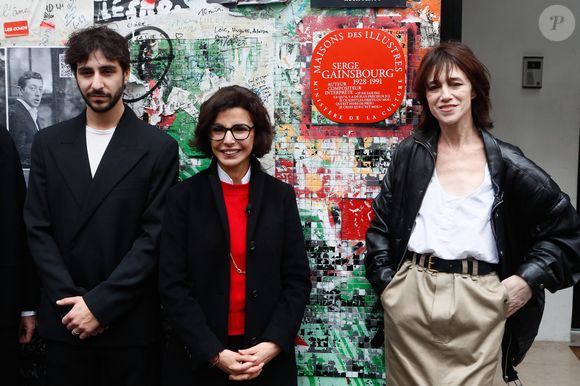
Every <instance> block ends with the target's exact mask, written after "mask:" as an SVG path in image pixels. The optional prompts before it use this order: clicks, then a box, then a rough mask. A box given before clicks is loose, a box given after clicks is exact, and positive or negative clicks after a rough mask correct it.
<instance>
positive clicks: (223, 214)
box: [208, 159, 230, 251]
mask: <svg viewBox="0 0 580 386" xmlns="http://www.w3.org/2000/svg"><path fill="white" fill-rule="evenodd" d="M208 172H209V173H208V178H209V185H210V187H211V191H212V195H213V198H214V202H215V205H216V208H217V211H218V215H219V218H220V222H221V224H222V228H223V229H224V234H225V235H226V237H225V239H226V241H227V243H228V248H227V249H228V251H229V249H230V227H229V223H228V214H227V211H226V203H225V201H224V193H223V190H222V185H221V181H220V178H219V176H218V172H217V162H216V160H215V159H214V160H213V161H212V162H211V165H210V166H209V169H208Z"/></svg>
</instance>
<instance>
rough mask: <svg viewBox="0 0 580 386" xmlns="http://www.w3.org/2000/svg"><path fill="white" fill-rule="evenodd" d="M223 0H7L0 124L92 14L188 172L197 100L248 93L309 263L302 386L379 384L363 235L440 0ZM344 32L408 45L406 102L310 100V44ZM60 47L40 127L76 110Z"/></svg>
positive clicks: (1, 40)
mask: <svg viewBox="0 0 580 386" xmlns="http://www.w3.org/2000/svg"><path fill="white" fill-rule="evenodd" d="M226 3H228V4H225V5H222V4H218V3H216V2H215V1H207V2H206V1H205V0H94V1H93V0H8V2H7V4H6V3H3V5H2V6H1V9H0V23H1V24H2V26H3V28H4V35H1V36H0V46H3V47H4V48H3V49H0V58H1V60H0V62H1V64H2V66H0V68H6V70H5V71H4V72H3V73H2V74H0V75H2V77H1V78H0V83H2V86H4V85H5V87H4V88H2V87H0V90H2V91H3V95H2V98H3V99H1V100H0V104H2V108H0V113H2V114H3V115H2V117H0V118H2V119H0V125H3V124H4V125H5V124H6V119H5V117H6V116H7V115H8V113H7V111H6V113H5V112H4V111H5V110H4V108H5V107H6V106H8V104H9V103H10V102H11V101H12V100H13V99H14V98H15V91H10V90H11V89H12V88H13V87H14V84H15V79H17V77H18V76H19V73H21V72H23V71H28V70H35V68H36V67H41V66H42V65H41V64H39V63H35V61H34V59H33V58H34V57H36V56H35V55H37V51H38V50H45V51H47V49H46V48H41V47H58V46H62V45H63V43H64V42H65V41H66V37H67V35H68V34H69V33H70V32H71V31H73V30H75V29H78V28H81V27H84V26H88V25H91V24H94V23H98V24H108V25H110V26H111V27H112V28H114V29H116V30H117V31H119V32H120V33H121V34H123V35H126V36H127V38H128V39H129V40H130V42H131V49H132V57H133V60H134V63H133V66H132V75H131V79H130V86H129V87H128V89H127V94H126V95H125V98H126V99H127V100H130V101H131V106H132V108H133V109H134V110H135V111H136V112H137V114H138V115H139V116H141V117H143V118H144V119H146V120H148V121H149V122H150V123H152V124H155V125H157V126H158V127H159V128H160V129H161V130H165V131H167V132H168V133H169V134H170V135H171V136H173V137H174V138H175V139H176V140H177V141H178V142H179V144H180V148H181V150H180V151H181V157H180V159H181V177H182V178H187V177H188V176H191V175H193V174H195V173H196V172H198V171H199V170H201V169H202V168H204V167H206V166H207V165H208V163H209V161H208V160H207V159H204V158H202V156H201V155H200V153H199V152H197V151H196V149H194V148H191V147H190V146H189V145H188V142H189V140H190V138H191V135H192V130H193V128H194V127H195V124H196V116H197V113H198V109H199V106H200V104H201V102H202V101H203V100H204V99H205V98H206V97H207V95H208V94H209V93H211V92H212V91H214V90H216V89H217V88H219V87H220V86H223V85H228V84H234V83H235V84H241V85H245V86H247V87H250V88H251V89H253V90H254V91H256V92H257V93H258V94H259V95H260V97H261V98H262V99H263V100H264V102H265V104H266V106H267V107H268V109H269V112H270V114H271V116H272V118H273V121H274V123H275V131H276V138H275V144H274V148H273V150H272V152H271V153H270V154H269V155H267V156H266V157H265V161H264V162H263V163H264V166H265V168H266V169H267V171H268V172H269V173H271V174H273V175H275V176H277V177H278V178H280V179H282V180H284V181H287V182H288V183H290V184H292V186H294V188H295V191H296V194H297V197H298V205H299V209H300V213H301V218H302V223H303V226H304V235H305V238H306V243H307V250H308V254H309V259H310V266H311V269H312V281H313V289H312V294H311V298H310V305H309V307H308V309H307V311H306V315H305V317H304V321H303V324H302V327H301V330H300V333H299V337H298V338H297V346H296V351H297V358H298V367H299V375H300V384H301V385H382V384H384V382H385V381H384V377H385V369H384V359H383V351H382V348H380V347H379V348H373V347H372V346H373V345H372V342H371V340H372V338H373V336H374V333H375V331H376V330H377V328H378V326H379V325H380V324H382V314H381V311H380V309H379V308H378V306H377V298H376V296H375V295H374V294H373V293H372V289H371V287H370V285H369V283H368V282H367V281H366V279H365V278H364V265H363V259H364V253H365V245H364V234H365V230H366V227H367V226H368V223H369V221H370V216H371V201H372V198H373V197H374V196H375V195H376V194H377V193H378V191H379V183H380V180H381V178H382V176H383V175H384V172H385V170H386V167H387V165H388V164H389V160H390V157H391V152H392V150H393V149H394V148H395V147H396V145H397V144H398V143H399V141H400V140H401V139H403V138H404V137H406V136H407V135H409V133H410V130H411V129H412V127H413V125H415V124H416V123H417V120H418V115H417V109H418V108H417V106H416V103H415V101H414V99H413V95H412V92H411V91H410V90H411V85H412V83H413V76H414V72H415V69H416V67H417V65H418V63H419V61H420V58H421V55H422V53H423V52H424V50H425V49H426V48H428V47H430V46H433V45H434V44H437V43H438V40H439V20H440V13H441V12H440V0H414V1H413V0H408V1H407V3H406V8H392V9H378V8H377V9H369V8H356V9H355V8H352V9H344V8H338V9H314V8H311V7H310V0H292V1H285V2H284V1H265V2H261V3H262V4H261V5H256V3H260V2H251V1H250V2H244V1H240V2H239V4H236V2H235V1H229V2H226ZM244 3H245V4H244ZM264 3H267V4H264ZM22 21H26V27H24V26H22V25H23V23H22ZM18 22H20V24H18ZM7 23H8V24H7ZM10 23H12V24H10ZM6 26H12V27H10V28H11V30H10V31H7V29H6ZM343 28H374V29H381V30H385V31H388V32H389V33H391V34H392V35H393V36H395V37H396V39H397V40H398V42H399V44H400V45H401V46H402V47H403V49H404V52H405V53H406V67H407V68H406V74H407V76H406V86H405V87H406V92H405V97H404V98H403V102H402V103H401V105H400V107H399V108H398V109H397V110H396V112H395V113H394V114H393V115H391V116H390V117H389V118H387V119H385V120H382V121H380V122H378V123H373V124H337V123H335V122H333V121H331V120H329V119H326V118H325V117H322V116H321V115H320V114H318V112H317V111H316V108H313V107H312V106H313V104H312V94H311V90H310V86H309V84H310V64H311V63H310V62H311V59H312V52H313V49H314V47H315V45H316V42H318V41H319V40H320V39H321V37H323V36H324V35H326V34H327V33H329V32H331V31H335V30H338V29H343ZM7 34H8V35H7ZM7 36H10V37H7ZM15 47H18V48H15ZM24 47H26V48H27V49H25V50H24V51H25V52H24V53H23V54H22V55H25V58H26V60H25V61H19V63H21V64H19V65H18V66H17V65H14V66H12V67H11V66H10V62H9V61H8V60H9V59H10V58H11V57H12V56H14V55H16V53H17V51H16V50H20V51H22V50H23V48H24ZM20 51H18V52H20ZM43 52H44V51H43ZM60 53H61V51H60V50H59V49H57V48H52V49H50V50H48V52H47V53H45V54H46V55H48V56H47V58H52V59H51V60H52V63H53V65H52V67H51V69H50V70H46V69H39V70H38V71H39V72H41V71H44V72H42V74H43V75H44V77H45V79H47V80H45V83H47V82H50V84H51V85H54V87H49V88H46V87H45V95H43V102H41V106H42V105H44V106H45V109H44V110H42V111H43V113H42V114H41V113H40V109H39V120H41V119H44V120H45V122H46V124H47V125H48V124H49V123H52V122H54V121H55V120H56V117H62V116H63V115H62V114H63V111H62V107H59V106H62V103H63V101H65V100H66V101H68V102H67V103H69V104H70V106H72V107H70V108H66V109H65V110H66V111H65V112H67V111H70V112H71V114H72V112H75V113H76V111H78V110H77V107H75V106H78V104H75V103H73V101H70V99H71V97H66V98H65V96H66V95H72V93H74V92H76V90H71V89H70V87H69V86H67V85H68V83H67V82H65V81H64V80H62V79H61V75H60V74H64V75H62V77H63V79H64V77H68V78H69V79H70V74H69V75H66V71H65V70H66V68H64V66H63V64H62V63H61V61H59V59H58V55H60ZM5 63H6V65H4V64H5ZM22 63H25V64H22ZM45 67H46V66H45ZM61 71H64V72H61ZM48 79H51V80H50V81H48ZM65 86H66V87H68V88H66V87H65ZM4 90H5V91H4ZM48 90H50V91H48ZM67 90H69V91H67ZM74 95H75V97H74V98H78V96H76V95H77V94H74ZM74 98H73V99H74ZM9 109H10V108H9V107H8V109H7V110H9ZM43 127H44V125H43Z"/></svg>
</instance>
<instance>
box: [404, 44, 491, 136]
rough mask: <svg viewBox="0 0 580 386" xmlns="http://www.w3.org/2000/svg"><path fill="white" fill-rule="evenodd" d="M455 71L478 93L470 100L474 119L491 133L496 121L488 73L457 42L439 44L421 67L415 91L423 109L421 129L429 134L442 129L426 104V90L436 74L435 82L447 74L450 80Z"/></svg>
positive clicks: (476, 123)
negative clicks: (493, 118)
mask: <svg viewBox="0 0 580 386" xmlns="http://www.w3.org/2000/svg"><path fill="white" fill-rule="evenodd" d="M454 67H457V68H459V69H460V70H461V71H463V73H464V74H465V76H466V77H467V79H468V80H469V82H470V83H471V88H472V90H473V92H474V93H475V97H474V98H473V99H472V100H471V115H472V117H473V123H474V124H475V127H477V128H481V129H484V128H485V129H491V128H492V127H493V121H492V120H491V118H490V116H489V113H490V110H491V101H490V98H489V87H490V85H489V71H488V70H487V68H486V67H485V65H484V64H483V63H481V62H480V61H479V59H477V58H476V57H475V55H474V54H473V51H471V49H470V48H469V47H467V46H466V45H465V44H462V43H458V42H446V43H441V44H439V45H438V46H436V47H434V48H433V49H432V50H431V51H429V52H428V53H427V54H426V55H425V56H424V57H423V60H422V61H421V64H420V65H419V69H418V70H417V73H416V75H415V84H414V90H413V91H415V95H416V96H417V98H418V99H419V102H421V105H422V106H423V112H422V113H421V119H420V121H419V126H418V129H419V130H426V129H431V128H436V127H439V123H438V122H437V120H436V119H435V117H434V116H433V114H432V113H431V111H430V110H429V105H428V103H427V86H428V84H429V82H431V81H432V80H433V79H430V78H429V77H430V75H431V73H432V72H433V74H434V79H435V80H436V81H438V80H439V76H440V75H441V72H442V71H445V72H446V75H447V76H449V74H450V73H451V70H452V69H453V68H454Z"/></svg>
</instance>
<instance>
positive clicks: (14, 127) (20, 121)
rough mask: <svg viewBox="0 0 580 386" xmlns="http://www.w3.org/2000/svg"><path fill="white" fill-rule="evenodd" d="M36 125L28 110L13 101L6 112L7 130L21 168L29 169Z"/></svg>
mask: <svg viewBox="0 0 580 386" xmlns="http://www.w3.org/2000/svg"><path fill="white" fill-rule="evenodd" d="M37 122H38V120H37ZM37 122H36V123H37ZM36 123H35V122H34V119H32V117H31V116H30V113H29V112H28V110H26V107H24V105H23V104H22V103H21V102H20V101H15V102H14V103H12V104H11V105H10V107H9V112H8V129H9V130H10V135H11V136H12V138H13V139H14V144H15V145H16V149H17V150H18V154H19V155H20V161H21V162H22V167H24V168H29V167H30V148H31V146H32V141H33V139H34V136H35V135H36V133H37V132H38V129H37V128H36ZM39 127H40V125H39Z"/></svg>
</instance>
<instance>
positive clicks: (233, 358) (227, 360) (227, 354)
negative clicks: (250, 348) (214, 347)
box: [212, 350, 264, 381]
mask: <svg viewBox="0 0 580 386" xmlns="http://www.w3.org/2000/svg"><path fill="white" fill-rule="evenodd" d="M255 362H256V359H255V358H254V357H252V356H251V355H242V354H240V353H237V352H235V351H231V350H223V351H222V352H220V353H219V354H218V355H217V356H216V357H215V358H214V359H213V360H212V363H213V364H214V365H215V366H217V367H218V368H220V369H221V370H222V371H223V372H224V373H227V374H229V375H230V376H229V378H230V380H237V381H241V380H248V379H253V378H255V377H257V376H258V375H260V373H261V372H262V367H263V366H264V365H263V364H256V363H255Z"/></svg>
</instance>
